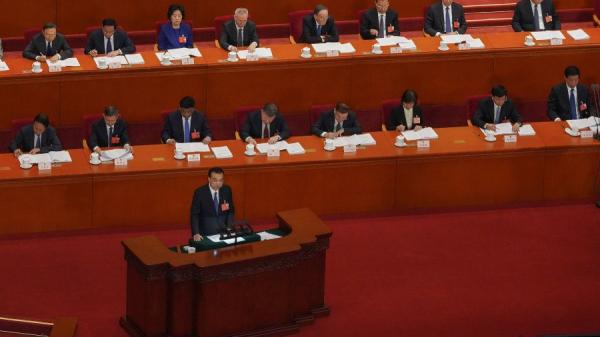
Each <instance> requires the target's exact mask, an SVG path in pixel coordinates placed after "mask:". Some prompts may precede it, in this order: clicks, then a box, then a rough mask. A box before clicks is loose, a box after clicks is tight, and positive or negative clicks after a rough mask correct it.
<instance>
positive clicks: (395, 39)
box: [377, 36, 412, 47]
mask: <svg viewBox="0 0 600 337" xmlns="http://www.w3.org/2000/svg"><path fill="white" fill-rule="evenodd" d="M408 42H412V40H409V39H407V38H405V37H404V36H388V37H385V38H379V39H377V43H379V45H380V46H382V47H388V46H395V45H397V44H400V43H408Z"/></svg>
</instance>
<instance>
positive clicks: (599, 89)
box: [590, 83, 600, 208]
mask: <svg viewBox="0 0 600 337" xmlns="http://www.w3.org/2000/svg"><path fill="white" fill-rule="evenodd" d="M591 91H592V99H593V103H594V109H593V110H592V113H591V115H592V116H593V117H594V122H595V124H596V134H595V135H594V139H595V140H598V141H600V84H597V83H596V84H592V85H591ZM590 108H591V107H590ZM599 166H600V164H599ZM599 180H600V169H598V173H597V175H596V185H598V182H599ZM596 207H598V208H600V200H598V201H596Z"/></svg>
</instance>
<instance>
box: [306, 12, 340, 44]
mask: <svg viewBox="0 0 600 337" xmlns="http://www.w3.org/2000/svg"><path fill="white" fill-rule="evenodd" d="M302 27H303V28H302V36H301V37H300V41H299V42H304V43H322V42H338V41H339V40H340V36H339V35H338V31H337V27H336V26H335V21H334V20H333V17H330V16H329V10H327V7H325V6H323V5H317V6H316V7H315V10H314V13H313V15H307V16H305V17H304V19H303V21H302Z"/></svg>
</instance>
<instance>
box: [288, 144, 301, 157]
mask: <svg viewBox="0 0 600 337" xmlns="http://www.w3.org/2000/svg"><path fill="white" fill-rule="evenodd" d="M287 152H288V154H289V155H295V154H305V153H306V150H304V147H302V144H300V143H291V144H288V146H287Z"/></svg>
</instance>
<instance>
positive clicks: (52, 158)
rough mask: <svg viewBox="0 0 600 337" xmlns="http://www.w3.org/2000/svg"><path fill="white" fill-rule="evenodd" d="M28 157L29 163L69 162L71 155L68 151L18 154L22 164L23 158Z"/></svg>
mask: <svg viewBox="0 0 600 337" xmlns="http://www.w3.org/2000/svg"><path fill="white" fill-rule="evenodd" d="M25 158H29V163H31V164H39V163H47V162H51V163H70V162H72V160H71V155H70V154H69V151H50V152H48V153H38V154H27V153H26V154H22V155H20V156H19V163H20V164H23V159H25Z"/></svg>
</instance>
